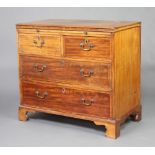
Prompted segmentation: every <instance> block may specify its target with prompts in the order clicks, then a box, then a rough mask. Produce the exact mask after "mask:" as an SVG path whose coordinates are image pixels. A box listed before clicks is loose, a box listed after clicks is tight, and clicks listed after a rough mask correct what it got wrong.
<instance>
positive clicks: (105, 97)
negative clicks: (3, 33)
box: [16, 19, 141, 138]
mask: <svg viewBox="0 0 155 155" xmlns="http://www.w3.org/2000/svg"><path fill="white" fill-rule="evenodd" d="M16 29H17V44H18V57H19V81H20V106H19V120H21V121H26V120H27V119H28V116H27V113H28V112H46V113H50V114H56V115H62V116H67V117H73V118H79V119H84V120H89V121H93V122H94V123H95V124H96V125H103V126H105V128H106V136H108V137H111V138H117V137H118V136H119V134H120V125H121V124H122V123H123V122H124V121H125V120H126V119H127V118H128V117H131V118H133V120H135V121H140V119H141V104H140V31H141V23H140V22H111V21H100V20H96V21H95V20H56V19H55V20H45V21H38V22H31V23H21V24H17V25H16Z"/></svg>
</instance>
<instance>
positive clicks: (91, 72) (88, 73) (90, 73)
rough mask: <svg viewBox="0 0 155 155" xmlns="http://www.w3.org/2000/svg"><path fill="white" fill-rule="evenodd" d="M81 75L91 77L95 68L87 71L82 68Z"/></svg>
mask: <svg viewBox="0 0 155 155" xmlns="http://www.w3.org/2000/svg"><path fill="white" fill-rule="evenodd" d="M80 74H81V76H84V77H91V76H92V75H93V74H94V71H93V70H89V71H88V72H87V73H85V72H84V69H80Z"/></svg>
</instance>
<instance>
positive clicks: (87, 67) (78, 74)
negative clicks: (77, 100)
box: [20, 56, 111, 91]
mask: <svg viewBox="0 0 155 155" xmlns="http://www.w3.org/2000/svg"><path fill="white" fill-rule="evenodd" d="M20 68H21V70H20V74H21V77H22V78H26V79H30V78H31V79H33V80H43V81H56V82H60V83H63V84H69V85H73V86H78V87H82V88H83V87H84V88H90V89H95V90H107V91H110V90H111V67H110V64H103V63H99V62H95V63H94V62H93V63H92V62H82V61H73V60H64V59H52V58H51V59H48V58H39V57H29V56H20Z"/></svg>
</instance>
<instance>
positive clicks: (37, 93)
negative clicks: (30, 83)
mask: <svg viewBox="0 0 155 155" xmlns="http://www.w3.org/2000/svg"><path fill="white" fill-rule="evenodd" d="M35 94H36V96H37V97H38V98H40V99H44V98H45V97H47V96H48V92H44V93H43V95H40V92H39V91H35Z"/></svg>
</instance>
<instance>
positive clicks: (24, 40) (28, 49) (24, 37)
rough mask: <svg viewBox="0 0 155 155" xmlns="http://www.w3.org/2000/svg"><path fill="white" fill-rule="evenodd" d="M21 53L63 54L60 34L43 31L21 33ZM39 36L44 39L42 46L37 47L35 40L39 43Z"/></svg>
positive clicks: (49, 55)
mask: <svg viewBox="0 0 155 155" xmlns="http://www.w3.org/2000/svg"><path fill="white" fill-rule="evenodd" d="M18 37H19V53H26V54H34V55H48V57H51V56H61V51H60V36H57V35H44V34H42V33H37V32H36V33H34V34H23V33H19V35H18ZM38 37H39V38H40V40H41V41H43V42H44V43H43V45H42V47H37V46H36V44H35V43H34V41H36V42H38V43H39V40H38Z"/></svg>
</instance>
